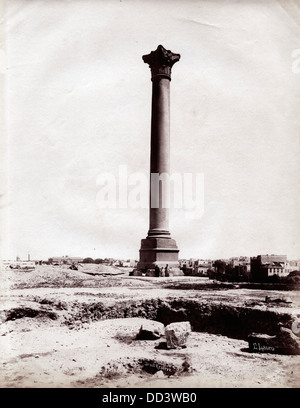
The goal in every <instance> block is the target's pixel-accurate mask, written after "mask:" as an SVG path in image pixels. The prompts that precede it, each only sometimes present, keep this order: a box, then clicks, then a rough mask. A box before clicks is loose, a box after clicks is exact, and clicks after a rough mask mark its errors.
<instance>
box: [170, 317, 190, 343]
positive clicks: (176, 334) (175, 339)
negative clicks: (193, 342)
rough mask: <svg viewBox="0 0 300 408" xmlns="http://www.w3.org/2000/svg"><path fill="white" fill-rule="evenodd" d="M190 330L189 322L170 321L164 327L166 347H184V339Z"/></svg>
mask: <svg viewBox="0 0 300 408" xmlns="http://www.w3.org/2000/svg"><path fill="white" fill-rule="evenodd" d="M190 332H191V324H190V322H176V323H171V324H169V325H168V326H166V327H165V335H166V340H167V348H168V349H173V348H182V347H186V340H187V338H188V336H189V334H190Z"/></svg>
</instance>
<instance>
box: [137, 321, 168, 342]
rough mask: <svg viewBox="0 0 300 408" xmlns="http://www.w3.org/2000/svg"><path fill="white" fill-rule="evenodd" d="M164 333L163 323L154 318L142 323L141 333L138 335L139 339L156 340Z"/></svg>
mask: <svg viewBox="0 0 300 408" xmlns="http://www.w3.org/2000/svg"><path fill="white" fill-rule="evenodd" d="M163 334H164V325H163V323H160V322H156V321H154V320H145V323H143V324H142V326H141V328H140V331H139V333H138V334H137V336H136V339H137V340H156V339H159V338H160V337H161V336H162V335H163Z"/></svg>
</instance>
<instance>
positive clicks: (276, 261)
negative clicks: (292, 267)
mask: <svg viewBox="0 0 300 408" xmlns="http://www.w3.org/2000/svg"><path fill="white" fill-rule="evenodd" d="M250 267H251V275H252V278H253V280H254V281H255V282H261V281H264V280H267V278H268V277H270V276H274V275H278V276H279V277H283V276H287V275H288V273H289V272H288V270H287V259H286V255H273V254H272V255H258V256H256V257H252V258H251V259H250Z"/></svg>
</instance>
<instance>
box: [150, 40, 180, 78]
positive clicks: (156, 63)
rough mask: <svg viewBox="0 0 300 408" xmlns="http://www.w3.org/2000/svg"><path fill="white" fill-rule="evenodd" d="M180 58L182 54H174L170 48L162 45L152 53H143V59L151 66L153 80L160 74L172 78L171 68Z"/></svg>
mask: <svg viewBox="0 0 300 408" xmlns="http://www.w3.org/2000/svg"><path fill="white" fill-rule="evenodd" d="M179 59H180V54H174V53H173V52H171V51H170V50H166V49H165V48H164V47H163V46H162V45H159V46H158V47H157V49H156V50H155V51H152V52H151V53H150V54H148V55H143V61H144V62H145V63H146V64H149V66H150V69H151V74H152V78H151V79H152V80H153V79H154V78H155V77H160V76H163V77H165V78H168V79H169V80H171V68H172V66H173V65H174V64H175V62H177V61H179Z"/></svg>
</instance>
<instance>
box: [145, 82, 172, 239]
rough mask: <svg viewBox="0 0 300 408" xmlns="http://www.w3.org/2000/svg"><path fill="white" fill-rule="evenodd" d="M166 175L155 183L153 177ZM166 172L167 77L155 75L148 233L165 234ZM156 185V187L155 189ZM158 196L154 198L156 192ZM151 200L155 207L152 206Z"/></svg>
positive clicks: (167, 184) (167, 149)
mask: <svg viewBox="0 0 300 408" xmlns="http://www.w3.org/2000/svg"><path fill="white" fill-rule="evenodd" d="M154 174H155V175H157V176H161V175H162V174H164V175H167V176H166V177H164V178H163V181H160V182H159V185H157V183H155V181H157V180H158V179H157V177H153V175H154ZM169 174H170V80H169V79H168V78H164V77H159V76H157V77H155V78H153V82H152V117H151V158H150V177H151V178H152V184H151V186H152V188H151V189H150V217H149V218H150V221H149V233H148V235H151V236H153V235H159V236H162V235H164V236H165V235H169V208H163V207H164V206H166V204H167V203H168V198H169V197H168V196H169V181H168V176H169ZM158 187H159V188H158ZM157 194H158V195H159V196H158V197H156V195H157ZM155 203H156V204H158V208H154V206H155Z"/></svg>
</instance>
